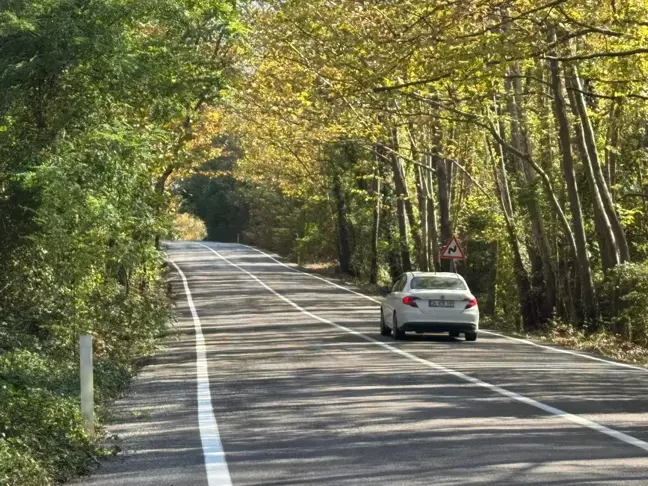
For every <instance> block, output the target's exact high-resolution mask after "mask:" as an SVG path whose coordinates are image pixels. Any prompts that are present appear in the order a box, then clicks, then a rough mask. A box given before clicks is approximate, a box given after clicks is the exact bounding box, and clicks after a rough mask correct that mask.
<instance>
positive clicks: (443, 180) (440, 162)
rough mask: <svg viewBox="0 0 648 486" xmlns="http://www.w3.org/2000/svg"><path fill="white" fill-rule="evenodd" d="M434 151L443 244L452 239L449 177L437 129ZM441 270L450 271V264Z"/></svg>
mask: <svg viewBox="0 0 648 486" xmlns="http://www.w3.org/2000/svg"><path fill="white" fill-rule="evenodd" d="M434 135H435V136H434V149H433V152H432V154H433V155H432V166H433V168H434V170H435V171H436V176H437V177H436V179H437V194H438V201H439V217H440V218H441V241H442V242H443V244H445V243H446V242H447V241H450V238H452V219H451V217H450V187H449V186H450V175H449V174H448V165H447V163H446V161H445V160H444V159H442V158H441V156H440V155H439V154H440V138H441V137H440V134H439V132H438V129H437V131H436V133H435V134H434ZM441 268H442V269H443V270H445V271H450V262H449V261H448V260H443V261H442V262H441Z"/></svg>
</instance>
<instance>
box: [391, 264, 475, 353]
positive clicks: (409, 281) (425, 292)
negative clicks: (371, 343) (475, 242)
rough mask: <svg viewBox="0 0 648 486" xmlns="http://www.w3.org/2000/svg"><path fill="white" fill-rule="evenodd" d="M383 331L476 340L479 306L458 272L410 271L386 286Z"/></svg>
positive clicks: (396, 334)
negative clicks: (437, 334) (435, 333)
mask: <svg viewBox="0 0 648 486" xmlns="http://www.w3.org/2000/svg"><path fill="white" fill-rule="evenodd" d="M381 293H382V294H383V296H384V297H385V299H384V301H383V303H382V304H381V306H380V333H381V334H382V335H383V336H389V335H390V334H392V335H393V336H394V339H400V338H402V337H403V336H404V335H405V333H406V332H408V331H414V332H417V333H423V332H437V333H446V332H447V333H449V334H450V336H452V337H458V336H459V335H460V334H463V335H464V336H465V338H466V341H475V340H477V331H478V330H479V306H478V305H477V299H476V298H475V296H474V295H472V293H471V292H470V289H469V288H468V285H467V284H466V281H465V280H464V279H463V277H462V276H461V275H457V274H455V273H444V272H438V273H428V272H408V273H405V274H403V275H401V276H400V278H399V279H398V280H396V283H395V284H394V286H393V287H392V288H391V289H389V287H383V289H382V291H381Z"/></svg>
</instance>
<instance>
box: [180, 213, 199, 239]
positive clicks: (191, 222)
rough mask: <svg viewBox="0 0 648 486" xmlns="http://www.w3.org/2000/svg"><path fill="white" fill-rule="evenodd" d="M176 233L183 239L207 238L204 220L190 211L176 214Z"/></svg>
mask: <svg viewBox="0 0 648 486" xmlns="http://www.w3.org/2000/svg"><path fill="white" fill-rule="evenodd" d="M174 233H175V234H176V235H177V236H178V237H179V238H180V239H182V240H190V241H201V240H204V239H205V238H207V228H206V227H205V223H204V222H203V220H201V219H200V218H198V217H197V216H194V215H193V214H189V213H182V214H176V217H175V221H174Z"/></svg>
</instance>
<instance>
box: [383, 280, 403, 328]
mask: <svg viewBox="0 0 648 486" xmlns="http://www.w3.org/2000/svg"><path fill="white" fill-rule="evenodd" d="M406 284H407V275H401V276H400V278H399V279H398V280H396V283H394V286H393V287H392V291H391V293H390V294H389V295H388V296H387V298H386V299H385V322H387V323H389V324H390V325H391V324H392V319H393V316H394V310H396V306H397V305H398V303H399V302H400V301H401V300H402V299H403V289H404V288H405V285H406Z"/></svg>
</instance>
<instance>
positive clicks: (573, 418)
mask: <svg viewBox="0 0 648 486" xmlns="http://www.w3.org/2000/svg"><path fill="white" fill-rule="evenodd" d="M197 244H198V245H200V246H202V247H204V248H206V249H208V250H209V251H211V252H212V253H213V254H214V255H216V256H217V257H219V258H220V259H221V260H223V261H225V262H226V263H229V264H230V265H231V266H233V267H235V268H237V269H238V270H240V271H241V272H243V273H245V274H247V275H248V276H249V277H251V278H252V279H254V280H256V281H257V282H258V283H259V284H260V285H261V286H263V287H264V288H265V289H267V290H269V291H270V292H272V293H273V294H274V295H275V296H277V297H279V298H280V299H281V300H283V301H284V302H286V303H287V304H289V305H291V306H292V307H294V308H295V309H297V310H298V311H300V312H302V313H304V314H306V315H307V316H309V317H312V318H313V319H316V320H318V321H320V322H323V323H324V324H329V325H331V326H333V327H335V328H337V329H339V330H341V331H345V332H347V333H349V334H353V335H354V336H357V337H359V338H362V339H364V340H365V341H369V342H371V343H373V344H375V345H376V346H380V347H381V348H383V349H385V350H387V351H390V352H392V353H395V354H399V355H401V356H404V357H406V358H409V359H411V360H412V361H416V362H417V363H421V364H423V365H425V366H427V367H428V368H432V369H435V370H437V371H441V372H443V373H447V374H449V375H452V376H454V377H456V378H459V379H461V380H464V381H467V382H468V383H472V384H473V385H475V386H479V387H482V388H486V389H488V390H491V391H493V392H495V393H498V394H500V395H503V396H505V397H508V398H510V399H512V400H515V401H518V402H521V403H525V404H527V405H530V406H532V407H535V408H537V409H540V410H543V411H545V412H547V413H549V414H551V415H555V416H556V417H560V418H563V419H565V420H568V421H570V422H572V423H575V424H577V425H580V426H582V427H586V428H588V429H591V430H594V431H596V432H599V433H601V434H605V435H607V436H609V437H612V438H614V439H617V440H619V441H621V442H624V443H626V444H629V445H632V446H635V447H638V448H639V449H643V450H644V451H646V452H648V443H647V442H644V441H642V440H640V439H637V438H636V437H632V436H631V435H628V434H624V433H623V432H619V431H618V430H614V429H611V428H609V427H606V426H605V425H601V424H599V423H596V422H593V421H591V420H588V419H586V418H583V417H580V416H578V415H573V414H571V413H568V412H565V411H564V410H560V409H559V408H555V407H552V406H550V405H545V404H544V403H541V402H538V401H536V400H533V399H532V398H528V397H525V396H523V395H519V394H518V393H515V392H512V391H509V390H506V389H505V388H502V387H499V386H497V385H493V384H491V383H487V382H485V381H482V380H479V379H477V378H474V377H472V376H469V375H466V374H465V373H462V372H460V371H455V370H453V369H451V368H447V367H445V366H443V365H440V364H438V363H434V362H433V361H428V360H426V359H423V358H420V357H418V356H415V355H413V354H411V353H408V352H407V351H403V350H402V349H398V348H395V347H393V346H391V345H389V344H387V343H384V342H382V341H378V340H377V339H374V338H372V337H371V336H367V335H366V334H362V333H361V332H358V331H354V330H353V329H349V328H348V327H345V326H342V325H340V324H336V323H335V322H333V321H329V320H328V319H324V318H323V317H319V316H317V315H315V314H313V313H312V312H309V311H307V310H306V309H304V308H303V307H300V306H299V305H298V304H296V303H294V302H293V301H292V300H290V299H288V298H287V297H284V296H283V295H281V294H280V293H278V292H277V291H276V290H274V289H273V288H271V287H269V286H268V285H266V284H265V283H264V282H263V281H262V280H260V279H259V278H258V277H257V276H256V275H254V274H252V273H250V272H248V271H247V270H245V269H244V268H242V267H240V266H238V265H236V264H235V263H232V262H231V261H229V260H228V259H227V258H225V257H224V256H223V255H221V254H220V253H218V252H217V251H216V250H214V249H213V248H210V247H208V246H207V245H204V244H202V243H197Z"/></svg>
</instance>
